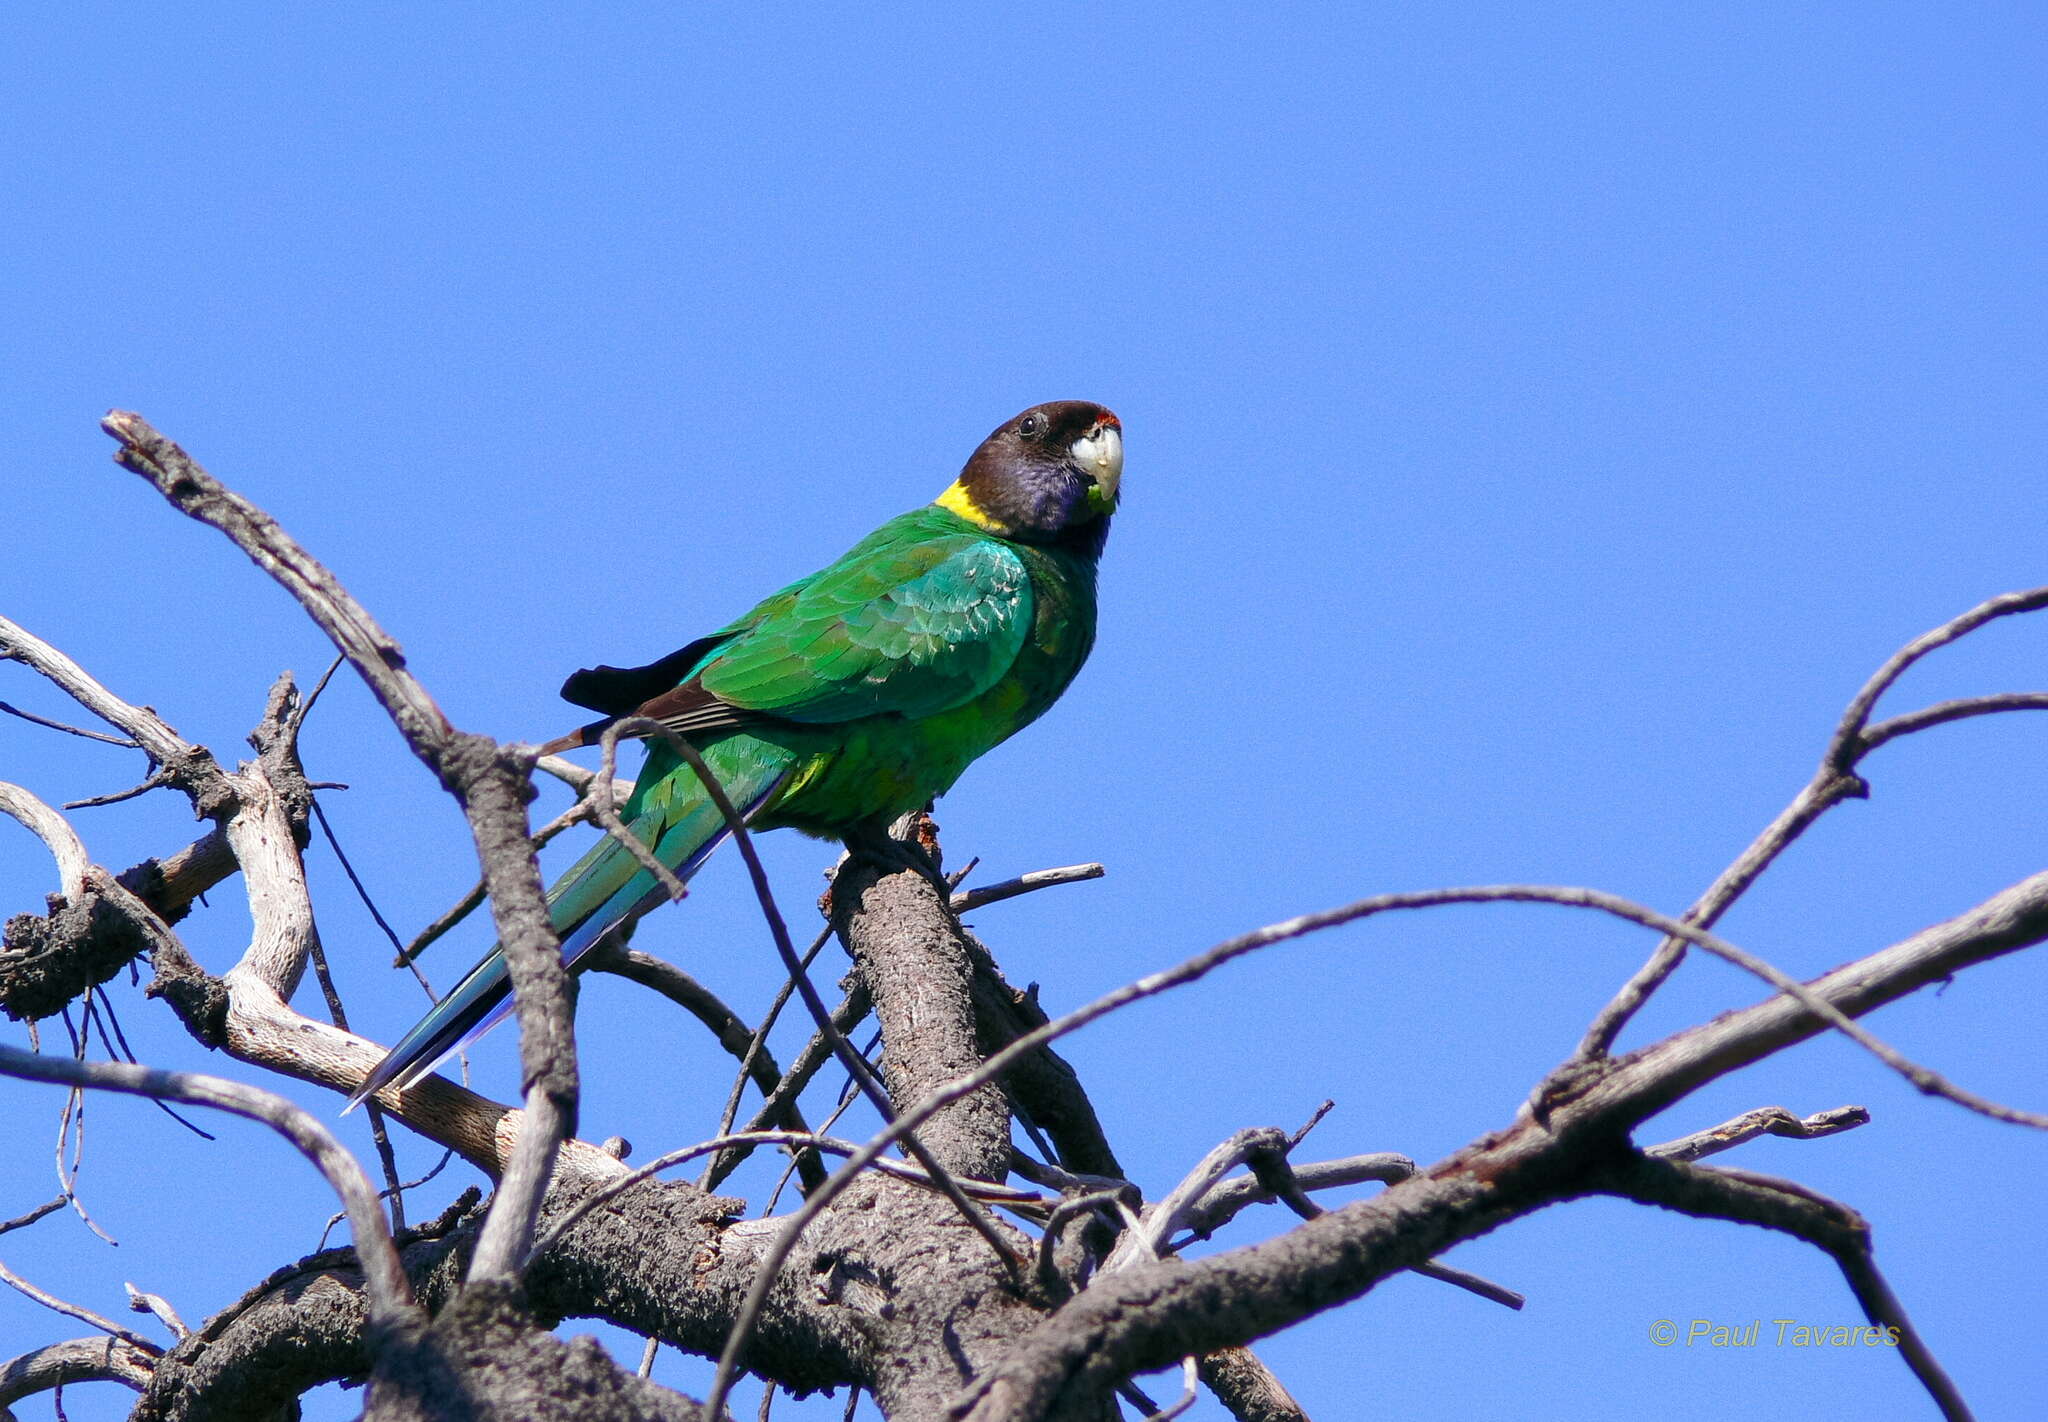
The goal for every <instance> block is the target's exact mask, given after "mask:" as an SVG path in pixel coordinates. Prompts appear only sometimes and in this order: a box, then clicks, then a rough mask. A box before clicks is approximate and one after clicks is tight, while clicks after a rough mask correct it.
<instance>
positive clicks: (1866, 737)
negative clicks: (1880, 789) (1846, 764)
mask: <svg viewBox="0 0 2048 1422" xmlns="http://www.w3.org/2000/svg"><path fill="white" fill-rule="evenodd" d="M2005 711H2048V692H2044V691H2008V692H2005V693H2003V694H2001V695H1998V696H1971V697H1965V698H1963V699H1961V700H1958V701H1938V702H1936V703H1935V704H1934V705H1932V706H1924V707H1922V708H1921V709H1920V710H1918V711H1908V712H1907V713H1906V714H1905V715H1903V716H1894V717H1892V718H1891V719H1890V720H1887V721H1879V722H1878V723H1877V724H1876V725H1875V726H1872V727H1871V728H1870V729H1869V730H1867V731H1865V732H1864V733H1863V750H1864V753H1865V754H1868V753H1869V752H1871V751H1874V750H1876V749H1877V748H1878V747H1879V746H1881V745H1884V744H1885V743H1886V742H1887V741H1895V740H1897V739H1898V738H1899V737H1900V736H1910V735H1912V734H1913V733H1914V732H1916V731H1925V730H1928V729H1930V728H1932V727H1934V726H1946V725H1947V724H1948V723H1949V722H1951V721H1966V720H1968V719H1970V718H1971V717H1973V716H1993V715H1997V714H1999V713H2000V712H2005Z"/></svg>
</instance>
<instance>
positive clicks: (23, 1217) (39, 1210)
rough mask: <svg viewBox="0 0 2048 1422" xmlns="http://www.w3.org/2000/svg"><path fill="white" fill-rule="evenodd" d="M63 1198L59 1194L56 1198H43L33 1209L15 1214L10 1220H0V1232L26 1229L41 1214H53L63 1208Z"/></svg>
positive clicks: (39, 1217) (40, 1216) (41, 1215)
mask: <svg viewBox="0 0 2048 1422" xmlns="http://www.w3.org/2000/svg"><path fill="white" fill-rule="evenodd" d="M64 1198H65V1197H64V1196H62V1195H59V1196H57V1198H56V1199H54V1200H45V1201H43V1203H42V1204H40V1205H37V1206H36V1207H35V1208H34V1209H33V1210H30V1211H28V1212H27V1213H25V1214H19V1215H16V1216H15V1217H14V1218H13V1219H11V1220H0V1234H6V1233H8V1232H9V1231H11V1230H17V1229H27V1228H28V1227H29V1226H30V1225H32V1224H34V1223H35V1222H36V1221H37V1220H39V1219H41V1218H42V1217H43V1216H45V1215H53V1214H55V1213H56V1212H57V1211H59V1210H61V1209H63V1208H64Z"/></svg>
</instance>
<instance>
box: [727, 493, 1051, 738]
mask: <svg viewBox="0 0 2048 1422" xmlns="http://www.w3.org/2000/svg"><path fill="white" fill-rule="evenodd" d="M890 532H891V530H890V529H889V528H888V527H887V526H885V527H884V528H882V529H880V530H877V532H876V534H875V535H873V536H871V537H870V538H868V539H866V540H864V541H863V542H862V543H861V544H860V545H858V546H856V547H855V548H854V549H853V550H852V551H851V552H849V553H848V554H847V555H846V556H845V557H844V558H841V559H840V560H839V561H838V562H837V563H834V564H833V565H832V566H831V567H829V568H827V569H825V570H824V571H823V572H820V573H817V574H815V575H813V576H812V577H809V578H806V579H805V580H804V581H803V582H801V583H798V584H795V585H794V586H792V587H788V588H785V589H783V591H781V592H779V593H777V594H776V595H775V596H773V597H771V598H769V599H768V600H767V601H766V602H764V603H762V604H761V605H760V606H759V607H756V608H755V609H754V610H753V611H752V612H751V613H749V614H748V615H747V616H746V617H744V618H742V619H740V621H738V622H737V623H735V624H733V628H734V633H735V635H734V636H733V637H732V640H730V641H728V642H725V643H723V644H722V645H720V646H719V647H718V648H717V649H716V650H714V651H713V652H711V653H710V654H709V655H708V656H707V657H706V658H705V660H704V661H703V663H702V664H701V665H700V666H699V668H698V671H697V675H696V677H695V680H696V682H697V684H698V686H700V687H701V688H702V689H703V690H704V691H705V692H707V693H709V694H710V695H711V696H712V697H715V698H716V699H717V700H718V701H720V702H722V703H724V704H725V705H727V706H730V707H737V708H740V709H741V710H743V711H759V712H766V713H768V714H770V715H773V716H776V717H779V718H781V719H784V720H789V721H800V722H809V723H830V722H838V721H851V720H856V719H858V718H860V717H863V716H875V715H882V714H887V713H894V714H896V715H899V716H907V717H918V716H928V715H932V714H935V713H937V712H940V711H944V710H947V709H948V708H950V707H954V706H958V705H960V704H962V703H963V702H966V701H970V700H972V699H973V698H975V697H977V696H979V695H981V694H982V693H983V692H985V691H987V690H988V689H989V688H990V687H992V686H994V685H995V684H996V683H997V682H998V681H1000V680H1001V679H1002V677H1003V675H1004V673H1006V672H1008V671H1009V669H1010V667H1011V666H1012V665H1013V664H1014V663H1015V662H1016V660H1017V654H1018V652H1019V651H1020V650H1021V649H1022V648H1023V645H1024V639H1025V636H1026V634H1027V633H1028V632H1029V630H1030V627H1031V616H1032V596H1031V578H1030V575H1029V573H1028V572H1027V571H1026V570H1025V567H1024V563H1023V560H1022V559H1021V558H1019V557H1018V556H1017V554H1016V552H1015V551H1014V550H1013V549H1011V548H1009V547H1007V546H1006V545H1004V544H1002V543H998V542H996V541H994V540H992V539H986V538H976V537H972V536H968V535H947V536H941V537H919V538H905V537H903V536H901V535H898V536H895V537H890V536H888V535H889V534H890Z"/></svg>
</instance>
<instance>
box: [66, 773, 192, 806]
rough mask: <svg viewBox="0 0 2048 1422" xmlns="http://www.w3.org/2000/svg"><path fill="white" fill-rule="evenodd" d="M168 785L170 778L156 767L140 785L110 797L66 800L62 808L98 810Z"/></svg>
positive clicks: (116, 792)
mask: <svg viewBox="0 0 2048 1422" xmlns="http://www.w3.org/2000/svg"><path fill="white" fill-rule="evenodd" d="M170 783H171V777H170V776H169V775H168V774H167V773H166V772H165V771H164V768H163V767H162V766H158V767H157V768H156V769H155V770H152V771H150V772H149V774H148V775H147V776H145V777H144V778H143V781H142V783H141V784H140V785H131V786H129V787H128V788H127V789H126V790H116V791H114V792H113V793H112V794H111V795H92V796H88V797H87V798H85V799H83V800H66V801H65V802H64V808H65V809H67V810H93V809H98V808H99V807H100V806H102V805H118V804H120V803H121V802H122V801H123V800H133V799H136V798H137V797H139V796H142V795H147V794H148V793H149V792H150V791H152V790H154V789H156V788H157V787H158V786H160V785H168V784H170Z"/></svg>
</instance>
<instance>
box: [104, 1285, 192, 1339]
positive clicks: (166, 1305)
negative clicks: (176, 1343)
mask: <svg viewBox="0 0 2048 1422" xmlns="http://www.w3.org/2000/svg"><path fill="white" fill-rule="evenodd" d="M121 1287H122V1288H123V1289H126V1290H127V1291H128V1307H129V1308H130V1309H131V1310H132V1311H134V1312H136V1313H147V1314H154V1315H155V1316H156V1319H157V1321H158V1322H159V1323H161V1324H163V1326H164V1327H166V1328H168V1329H170V1330H171V1335H172V1336H173V1337H175V1338H183V1337H184V1336H185V1335H186V1334H188V1333H190V1332H191V1331H192V1330H191V1329H189V1328H187V1327H186V1326H185V1320H184V1319H182V1318H180V1317H178V1311H177V1310H176V1309H174V1308H172V1307H171V1305H170V1301H169V1300H168V1299H166V1298H164V1297H163V1296H162V1295H160V1294H146V1293H144V1292H143V1291H142V1290H140V1289H138V1288H136V1287H135V1285H133V1284H130V1283H125V1282H124V1283H123V1284H122V1285H121Z"/></svg>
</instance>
